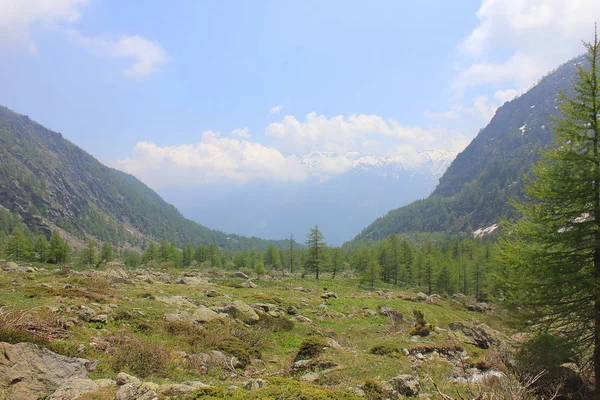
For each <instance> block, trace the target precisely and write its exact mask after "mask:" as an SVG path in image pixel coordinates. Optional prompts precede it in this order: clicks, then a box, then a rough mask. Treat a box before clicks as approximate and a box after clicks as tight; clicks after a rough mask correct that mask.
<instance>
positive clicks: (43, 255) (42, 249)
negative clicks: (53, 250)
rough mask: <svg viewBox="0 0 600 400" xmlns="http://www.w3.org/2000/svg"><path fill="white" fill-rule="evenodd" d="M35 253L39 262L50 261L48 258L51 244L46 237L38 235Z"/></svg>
mask: <svg viewBox="0 0 600 400" xmlns="http://www.w3.org/2000/svg"><path fill="white" fill-rule="evenodd" d="M33 251H34V252H35V258H36V260H37V261H39V262H42V263H45V262H46V261H48V258H49V257H50V244H48V240H46V236H44V235H38V237H37V238H36V239H35V245H34V248H33Z"/></svg>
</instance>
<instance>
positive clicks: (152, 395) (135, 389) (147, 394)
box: [115, 382, 159, 400]
mask: <svg viewBox="0 0 600 400" xmlns="http://www.w3.org/2000/svg"><path fill="white" fill-rule="evenodd" d="M158 388H159V386H158V385H157V384H155V383H151V382H144V383H142V384H140V383H139V382H138V383H136V382H131V383H126V384H125V385H123V386H120V387H119V390H118V391H117V395H116V396H115V400H158V395H157V394H156V392H157V391H158Z"/></svg>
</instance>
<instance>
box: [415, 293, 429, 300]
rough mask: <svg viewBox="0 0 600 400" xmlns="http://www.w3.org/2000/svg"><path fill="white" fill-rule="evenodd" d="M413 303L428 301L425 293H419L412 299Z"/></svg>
mask: <svg viewBox="0 0 600 400" xmlns="http://www.w3.org/2000/svg"><path fill="white" fill-rule="evenodd" d="M413 300H414V301H428V300H429V296H427V295H426V294H425V293H423V292H419V293H417V294H416V295H415V297H413Z"/></svg>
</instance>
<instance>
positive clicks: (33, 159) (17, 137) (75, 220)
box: [0, 106, 286, 250]
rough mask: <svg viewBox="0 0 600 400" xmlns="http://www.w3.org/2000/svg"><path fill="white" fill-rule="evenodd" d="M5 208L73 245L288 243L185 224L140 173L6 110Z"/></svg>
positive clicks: (1, 166) (1, 160)
mask: <svg viewBox="0 0 600 400" xmlns="http://www.w3.org/2000/svg"><path fill="white" fill-rule="evenodd" d="M0 209H4V210H5V211H6V210H8V211H10V212H11V213H12V214H13V215H19V216H20V217H21V218H22V220H23V222H24V223H25V224H26V225H27V226H28V227H29V229H30V230H33V231H34V232H42V233H45V234H46V235H47V236H49V233H50V231H51V230H54V229H59V230H60V231H61V233H62V234H63V235H69V238H70V239H71V241H75V242H77V241H82V240H83V239H85V238H87V237H93V238H96V239H99V240H101V241H110V242H113V243H115V244H118V245H122V246H133V247H140V246H142V245H143V243H144V242H148V241H157V240H160V239H167V240H169V241H171V242H173V243H175V244H177V245H180V246H181V245H183V244H185V243H186V242H188V241H191V242H192V243H193V244H199V243H205V244H206V243H210V242H215V243H217V245H219V246H220V247H222V248H224V249H231V250H243V249H250V248H252V247H257V248H259V249H261V248H266V247H267V246H268V244H269V243H275V244H277V245H278V246H280V247H283V246H285V245H286V242H285V241H275V242H269V241H266V240H262V239H258V238H248V237H243V236H239V235H228V234H225V233H224V232H221V231H217V230H213V229H209V228H207V227H205V226H202V225H200V224H198V223H196V222H193V221H191V220H189V219H187V218H185V217H184V216H183V215H182V214H181V213H180V212H179V211H178V210H177V209H176V208H175V207H174V206H172V205H171V204H169V203H167V202H166V201H164V200H163V199H162V198H161V197H160V196H159V195H158V194H156V193H155V192H154V191H153V190H151V189H150V188H149V187H147V186H146V185H144V184H143V183H142V182H140V181H139V180H138V179H136V178H135V177H133V176H132V175H129V174H126V173H123V172H121V171H118V170H116V169H113V168H109V167H106V166H104V165H102V164H101V163H100V162H98V161H97V160H96V159H95V158H94V157H92V156H91V155H90V154H88V153H86V152H85V151H83V150H82V149H80V148H79V147H77V146H75V145H74V144H73V143H71V142H69V141H68V140H66V139H64V138H63V137H62V135H61V134H60V133H57V132H53V131H51V130H49V129H47V128H45V127H43V126H42V125H40V124H38V123H36V122H34V121H32V120H31V119H30V118H29V117H28V116H25V115H20V114H17V113H15V112H13V111H11V110H9V109H8V108H6V107H1V106H0Z"/></svg>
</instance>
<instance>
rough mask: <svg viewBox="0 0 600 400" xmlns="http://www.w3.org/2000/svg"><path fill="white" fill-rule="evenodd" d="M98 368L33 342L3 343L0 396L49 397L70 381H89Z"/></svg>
mask: <svg viewBox="0 0 600 400" xmlns="http://www.w3.org/2000/svg"><path fill="white" fill-rule="evenodd" d="M96 365H97V362H96V361H89V360H86V359H83V358H70V357H65V356H61V355H60V354H56V353H54V352H52V351H50V350H48V349H46V348H44V347H41V346H38V345H35V344H32V343H18V344H14V345H11V344H8V343H4V342H0V393H4V394H5V395H6V398H9V399H12V400H30V399H37V398H42V397H46V396H48V395H50V394H52V393H53V392H55V391H56V390H57V389H58V388H59V387H61V386H63V385H65V384H67V383H68V382H70V381H75V380H81V379H86V378H87V377H88V375H89V373H90V372H91V371H93V370H94V368H95V367H96Z"/></svg>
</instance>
